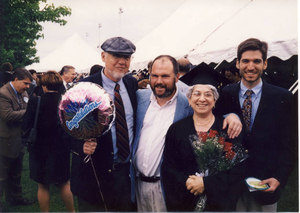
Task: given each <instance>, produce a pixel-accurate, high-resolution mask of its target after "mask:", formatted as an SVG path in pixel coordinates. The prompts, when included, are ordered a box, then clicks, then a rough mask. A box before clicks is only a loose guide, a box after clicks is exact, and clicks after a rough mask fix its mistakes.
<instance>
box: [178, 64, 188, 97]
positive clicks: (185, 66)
mask: <svg viewBox="0 0 300 213" xmlns="http://www.w3.org/2000/svg"><path fill="white" fill-rule="evenodd" d="M177 62H178V66H179V80H178V82H177V83H176V85H177V87H178V89H179V91H181V92H183V93H184V94H187V92H188V91H189V86H188V85H186V84H185V83H183V82H182V81H181V80H180V78H181V77H182V76H184V75H185V74H186V73H188V72H189V71H190V70H191V63H190V61H189V60H188V59H187V58H180V59H178V60H177Z"/></svg>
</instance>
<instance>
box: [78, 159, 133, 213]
mask: <svg viewBox="0 0 300 213" xmlns="http://www.w3.org/2000/svg"><path fill="white" fill-rule="evenodd" d="M102 184H105V185H106V184H107V185H109V188H108V190H106V191H105V192H104V191H103V196H104V201H105V206H106V208H107V211H109V212H120V211H122V212H126V211H127V212H130V211H133V204H132V202H131V198H130V196H131V187H130V186H131V184H130V177H129V164H126V165H123V166H121V167H118V168H117V169H116V170H113V171H112V178H111V180H110V181H109V182H107V183H103V182H102ZM100 186H101V185H100ZM95 187H97V186H95ZM103 188H105V189H107V187H103ZM100 199H101V198H100ZM105 206H104V204H103V203H97V204H91V203H89V202H88V201H86V200H82V199H80V198H78V210H79V212H104V211H105Z"/></svg>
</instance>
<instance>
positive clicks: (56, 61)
mask: <svg viewBox="0 0 300 213" xmlns="http://www.w3.org/2000/svg"><path fill="white" fill-rule="evenodd" d="M101 63H102V61H101V53H100V52H97V51H96V50H94V49H93V48H92V47H91V46H89V44H88V43H86V42H85V41H84V40H83V39H82V38H81V37H80V36H79V35H78V34H77V33H75V34H74V35H73V36H71V37H69V38H68V39H67V40H66V41H65V42H64V43H63V44H62V45H61V46H60V47H59V48H57V49H56V50H54V51H53V52H51V53H50V54H49V55H47V56H45V57H44V58H42V59H41V60H40V63H35V64H32V65H30V66H28V67H26V69H35V70H36V71H37V72H45V71H47V70H56V71H59V70H60V69H61V68H62V67H63V66H64V65H72V66H73V67H75V70H76V72H78V73H82V72H89V70H90V68H91V67H92V66H93V65H94V64H100V65H101Z"/></svg>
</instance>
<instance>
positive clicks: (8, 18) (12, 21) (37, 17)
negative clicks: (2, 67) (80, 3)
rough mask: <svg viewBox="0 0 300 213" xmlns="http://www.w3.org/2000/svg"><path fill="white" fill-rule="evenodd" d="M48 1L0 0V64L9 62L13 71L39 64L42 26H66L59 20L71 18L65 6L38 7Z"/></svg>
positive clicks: (47, 5)
mask: <svg viewBox="0 0 300 213" xmlns="http://www.w3.org/2000/svg"><path fill="white" fill-rule="evenodd" d="M41 2H44V3H46V2H47V0H0V64H2V63H3V62H7V61H8V62H10V63H11V64H12V65H13V66H14V68H17V67H25V66H27V65H30V64H32V63H35V62H39V57H37V56H36V53H37V50H36V48H35V46H36V40H37V39H39V38H43V36H44V35H43V33H42V30H43V27H42V25H41V24H40V23H41V22H47V21H51V22H54V23H58V24H60V25H65V24H66V23H67V21H66V20H64V19H62V18H61V17H62V16H68V15H71V9H70V8H69V7H65V6H59V7H54V5H53V4H46V6H45V7H44V8H40V3H41Z"/></svg>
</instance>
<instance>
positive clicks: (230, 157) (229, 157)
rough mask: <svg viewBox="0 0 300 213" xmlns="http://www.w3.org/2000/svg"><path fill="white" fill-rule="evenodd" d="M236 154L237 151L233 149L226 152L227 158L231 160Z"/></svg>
mask: <svg viewBox="0 0 300 213" xmlns="http://www.w3.org/2000/svg"><path fill="white" fill-rule="evenodd" d="M234 156H235V152H234V151H232V150H230V151H228V152H226V154H225V157H226V158H227V159H230V160H232V158H233V157H234Z"/></svg>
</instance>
